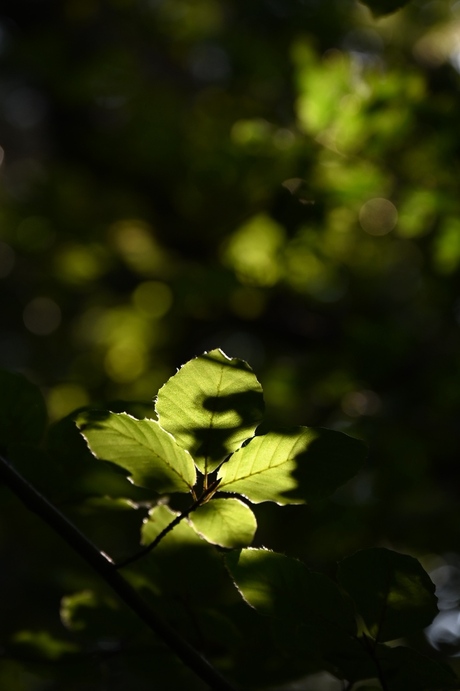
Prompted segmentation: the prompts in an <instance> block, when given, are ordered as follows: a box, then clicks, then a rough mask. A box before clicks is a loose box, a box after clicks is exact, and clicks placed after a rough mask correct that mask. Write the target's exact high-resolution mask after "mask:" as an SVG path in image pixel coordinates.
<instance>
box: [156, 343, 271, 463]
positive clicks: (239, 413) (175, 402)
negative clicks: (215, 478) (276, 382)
mask: <svg viewBox="0 0 460 691" xmlns="http://www.w3.org/2000/svg"><path fill="white" fill-rule="evenodd" d="M263 407H264V406H263V395H262V387H261V385H260V384H259V382H258V381H257V378H256V376H255V374H254V373H253V371H252V370H251V368H250V367H249V365H248V364H247V363H246V362H244V360H239V359H237V358H229V357H227V356H226V355H225V354H224V353H223V352H222V351H221V350H212V351H210V352H208V353H204V354H203V355H200V356H199V357H197V358H195V359H193V360H190V361H189V362H187V363H186V364H185V365H183V367H181V369H180V370H179V371H178V372H177V373H176V374H175V375H174V376H173V377H171V379H169V381H167V382H166V384H165V385H164V386H162V388H161V389H160V391H159V393H158V397H157V400H156V404H155V409H156V412H157V414H158V419H159V422H160V424H161V426H162V427H164V429H167V430H168V432H171V434H173V435H174V437H175V438H176V439H177V441H178V442H179V444H181V446H183V447H184V448H185V449H187V450H188V451H190V453H191V454H192V456H193V458H194V459H195V463H196V465H197V467H198V468H199V470H201V472H202V473H205V474H206V473H210V472H212V471H213V470H215V469H216V468H217V467H218V466H219V464H220V463H221V462H222V461H223V460H224V458H226V456H228V455H229V454H230V453H232V452H233V451H235V449H237V448H238V447H239V446H241V444H242V443H243V441H245V440H246V439H247V438H248V437H250V436H251V435H252V434H253V433H254V430H255V428H256V426H257V424H258V423H259V422H260V420H261V417H262V414H263Z"/></svg>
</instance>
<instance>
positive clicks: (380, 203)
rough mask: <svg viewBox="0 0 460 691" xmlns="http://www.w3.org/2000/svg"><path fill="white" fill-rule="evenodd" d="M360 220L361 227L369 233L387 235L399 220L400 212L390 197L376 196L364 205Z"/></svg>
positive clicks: (360, 212)
mask: <svg viewBox="0 0 460 691" xmlns="http://www.w3.org/2000/svg"><path fill="white" fill-rule="evenodd" d="M359 222H360V224H361V228H362V229H363V230H365V231H366V233H369V235H376V236H380V235H387V234H388V233H390V232H391V231H392V230H393V228H394V227H395V226H396V223H397V222H398V212H397V210H396V207H395V205H394V204H393V203H392V202H390V201H389V200H388V199H384V198H382V197H376V198H375V199H369V201H367V202H366V203H365V204H363V205H362V207H361V209H360V211H359Z"/></svg>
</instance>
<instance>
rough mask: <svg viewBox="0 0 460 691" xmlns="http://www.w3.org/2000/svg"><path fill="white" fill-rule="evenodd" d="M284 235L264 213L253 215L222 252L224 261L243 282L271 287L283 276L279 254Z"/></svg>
mask: <svg viewBox="0 0 460 691" xmlns="http://www.w3.org/2000/svg"><path fill="white" fill-rule="evenodd" d="M284 237H285V232H284V229H283V228H282V226H280V225H279V224H278V223H276V222H275V221H273V219H271V218H270V217H269V216H267V215H266V214H258V215H257V216H253V218H251V219H250V220H249V221H248V222H247V223H245V224H244V225H242V226H240V228H238V229H237V230H236V231H235V232H234V233H233V235H232V236H231V237H230V239H229V240H228V241H227V242H226V243H225V245H224V247H223V249H222V256H223V261H224V263H225V264H227V266H230V267H231V268H232V269H233V270H234V271H235V273H236V275H237V276H238V278H239V280H240V281H241V282H242V283H245V284H248V285H258V286H272V285H275V283H277V282H278V281H279V279H280V278H281V275H282V267H281V264H280V252H281V250H282V247H283V244H284Z"/></svg>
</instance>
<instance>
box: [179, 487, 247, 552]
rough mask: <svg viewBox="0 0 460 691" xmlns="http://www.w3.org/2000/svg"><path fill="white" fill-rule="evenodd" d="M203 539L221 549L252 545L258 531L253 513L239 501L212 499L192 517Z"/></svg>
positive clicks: (192, 521)
mask: <svg viewBox="0 0 460 691" xmlns="http://www.w3.org/2000/svg"><path fill="white" fill-rule="evenodd" d="M190 522H191V523H192V525H193V526H194V528H195V529H196V530H197V531H198V532H199V533H200V535H203V537H204V538H205V539H206V540H208V542H212V543H213V544H215V545H220V546H221V547H245V546H246V545H250V544H251V542H252V540H253V538H254V534H255V532H256V529H257V522H256V517H255V516H254V514H253V512H252V511H251V509H250V508H249V506H247V505H246V504H244V503H243V502H242V501H240V500H239V499H212V500H211V501H209V502H208V503H207V504H203V506H200V507H199V508H198V509H197V510H196V511H194V512H193V513H192V514H191V516H190Z"/></svg>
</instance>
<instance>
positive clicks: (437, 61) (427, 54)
mask: <svg viewBox="0 0 460 691" xmlns="http://www.w3.org/2000/svg"><path fill="white" fill-rule="evenodd" d="M459 46H460V21H458V19H457V20H454V21H449V22H446V23H445V24H442V25H437V26H434V27H430V28H429V29H428V31H427V32H426V33H425V34H424V35H423V36H422V37H421V38H420V39H419V40H418V41H417V42H416V43H415V45H414V48H413V52H414V55H415V57H416V58H417V60H418V61H419V62H421V63H422V64H424V65H426V66H427V67H430V68H435V67H440V66H441V65H442V64H443V63H445V62H448V61H450V62H451V63H452V65H453V66H454V67H455V69H456V70H457V71H460V61H459V60H458V56H459Z"/></svg>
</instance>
